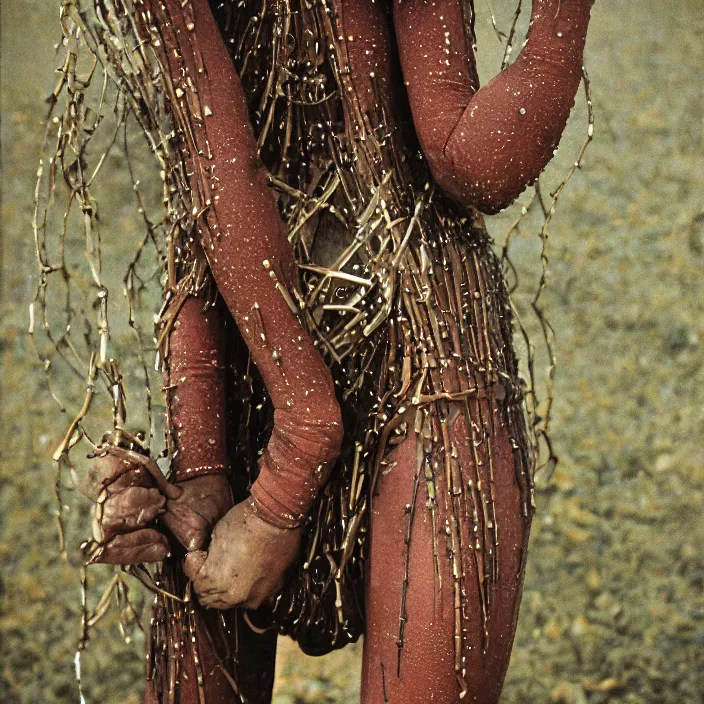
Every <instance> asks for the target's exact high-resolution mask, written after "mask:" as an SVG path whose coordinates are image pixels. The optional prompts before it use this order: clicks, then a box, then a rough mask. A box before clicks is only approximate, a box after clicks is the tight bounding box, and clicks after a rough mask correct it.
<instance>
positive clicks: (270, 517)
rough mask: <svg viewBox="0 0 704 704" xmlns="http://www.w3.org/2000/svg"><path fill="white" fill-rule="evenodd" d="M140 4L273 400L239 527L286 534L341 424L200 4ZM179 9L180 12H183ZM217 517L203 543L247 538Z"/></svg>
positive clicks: (241, 322) (247, 132)
mask: <svg viewBox="0 0 704 704" xmlns="http://www.w3.org/2000/svg"><path fill="white" fill-rule="evenodd" d="M151 5H152V7H153V8H154V12H155V14H156V15H157V18H158V20H159V25H160V27H161V28H162V31H163V32H164V33H165V35H166V36H165V41H164V46H165V47H166V55H167V57H168V60H169V61H170V62H171V63H170V67H169V68H170V74H171V77H172V80H176V81H180V78H181V77H182V78H184V80H183V81H182V82H179V83H178V87H179V91H180V92H181V93H182V96H181V98H178V97H177V96H178V93H177V94H176V96H172V101H173V100H174V98H175V99H176V101H177V103H178V101H179V100H180V101H181V102H180V103H178V104H174V103H173V102H172V104H171V111H172V114H174V115H175V116H178V114H179V113H184V112H187V111H188V110H189V109H190V105H191V104H192V103H191V104H189V103H188V101H189V100H192V99H193V95H190V94H189V93H188V91H191V90H193V92H194V93H197V98H198V100H199V102H200V109H201V114H203V115H204V116H205V119H204V129H203V130H202V131H196V133H195V140H196V144H195V145H194V150H193V151H194V153H195V155H194V163H193V169H192V174H191V189H192V191H194V192H196V191H197V190H198V189H200V188H201V187H202V183H203V180H205V181H206V182H207V192H208V193H209V194H212V203H211V207H210V208H209V209H208V211H207V213H206V214H205V215H204V216H203V218H202V219H200V220H199V223H198V224H199V234H200V236H201V238H202V241H203V245H204V251H205V253H206V256H207V258H208V263H209V265H210V268H211V271H212V273H213V276H214V278H215V281H216V283H217V286H218V289H219V292H220V295H221V296H222V298H223V300H224V302H225V303H226V304H227V307H228V308H229V310H230V312H231V313H232V315H233V318H234V319H235V322H236V323H237V325H238V328H239V330H240V332H241V334H242V337H243V339H244V342H245V343H246V345H247V347H248V349H249V351H250V353H251V356H252V360H253V361H254V363H255V364H256V366H257V369H258V371H259V373H260V374H261V376H262V379H263V381H264V384H265V386H266V389H267V392H268V394H269V397H270V399H271V402H272V405H273V407H274V427H273V430H272V434H271V438H270V440H269V444H268V446H267V448H266V449H265V451H264V453H263V455H262V457H261V460H260V462H259V477H258V479H257V481H256V482H255V483H254V485H253V486H252V493H251V498H250V500H249V501H248V504H247V511H248V515H250V516H251V517H252V518H251V523H250V525H255V526H256V525H260V524H261V523H264V524H266V526H268V527H270V528H275V529H277V530H278V531H280V536H281V540H289V541H291V542H295V541H296V540H297V539H298V538H297V536H298V534H299V533H300V531H299V526H300V525H301V523H302V522H303V521H304V520H305V517H306V515H307V512H308V509H309V507H310V505H311V502H312V500H313V498H314V497H315V494H316V493H317V491H318V489H319V488H320V486H321V485H322V483H323V482H324V481H325V479H326V477H327V474H328V472H329V469H330V467H331V466H332V463H333V462H334V460H335V459H336V457H337V454H338V452H339V446H340V442H341V436H342V426H341V420H340V410H339V407H338V405H337V401H336V399H335V393H334V387H333V383H332V379H331V376H330V372H329V370H328V369H327V367H326V365H325V363H324V362H323V360H322V358H321V357H320V355H319V353H318V351H317V350H316V349H315V347H314V346H313V343H312V341H311V339H310V337H309V336H308V334H307V333H306V332H305V331H304V330H303V328H302V327H301V325H300V323H299V321H298V319H297V317H296V315H295V313H294V310H293V309H292V308H294V307H295V306H292V305H291V304H290V302H289V300H290V298H291V294H290V293H289V292H290V291H292V290H293V288H294V287H295V285H296V268H295V261H294V259H293V252H292V248H291V245H290V244H289V243H288V240H287V237H286V232H285V228H284V225H283V223H282V222H281V219H280V217H279V213H278V208H277V204H276V200H275V197H274V194H273V193H272V192H271V190H270V189H269V188H268V187H267V173H266V171H265V169H264V167H263V166H262V164H261V162H260V160H259V157H258V155H257V148H256V140H255V138H254V134H253V130H252V127H251V125H250V123H249V116H248V113H247V105H246V100H245V97H244V93H243V90H242V86H241V84H240V82H239V78H238V76H237V74H236V72H235V70H234V67H233V65H232V61H231V59H230V57H229V55H228V53H227V50H226V48H225V46H224V44H223V41H222V39H221V37H220V34H219V31H218V29H217V26H216V24H215V21H214V18H213V16H212V13H211V11H210V9H209V7H208V3H207V2H206V1H205V0H194V1H193V2H191V3H186V7H185V9H184V8H182V6H181V3H180V2H178V1H177V0H168V1H167V2H165V3H164V6H163V8H165V9H163V8H161V6H159V7H157V4H156V3H151ZM187 10H188V11H190V10H192V11H193V16H192V17H187V16H186V15H185V14H184V13H185V12H186V11H187ZM164 13H166V15H165V14H164ZM189 26H190V27H191V28H189ZM176 54H178V56H179V60H180V59H181V58H182V59H183V61H182V62H181V63H179V62H178V61H175V59H174V58H173V57H174V56H175V55H176ZM199 66H202V69H203V70H202V71H200V70H199V69H198V67H199ZM191 86H192V87H193V88H191ZM205 107H207V110H206V109H205ZM206 154H207V155H208V158H207V159H206V158H204V156H202V155H206ZM294 430H295V431H296V432H294ZM298 431H302V432H298ZM236 510H237V511H238V513H237V514H233V515H235V516H239V514H240V513H241V512H242V511H243V510H244V509H242V508H240V509H236ZM227 525H228V526H229V527H230V528H229V529H228V530H227V531H225V530H224V529H222V530H221V529H218V531H216V533H215V536H214V539H213V543H212V545H211V553H213V552H217V547H218V545H220V544H221V543H222V544H225V543H226V544H228V546H229V548H228V549H231V550H234V548H233V546H234V544H235V542H236V541H240V540H245V541H247V540H250V541H251V542H254V541H255V540H256V536H255V535H254V534H253V533H252V532H251V531H242V530H238V529H237V527H236V525H235V522H234V521H233V520H229V521H228V522H227ZM237 525H241V521H240V523H238V524H237ZM261 527H262V530H265V528H264V527H263V526H261ZM249 536H251V537H249ZM293 554H294V555H295V552H293ZM291 559H293V557H291V558H290V559H289V562H290V560H291ZM222 567H223V565H222V563H221V562H220V563H219V562H217V561H216V560H215V559H212V560H210V559H206V560H205V561H204V564H203V566H202V569H201V570H200V571H199V574H198V575H194V576H195V577H196V579H195V588H196V591H200V585H201V581H200V580H205V579H206V577H208V579H210V581H211V582H212V580H213V579H217V582H218V584H220V585H221V586H222V587H223V589H225V588H226V587H227V586H228V585H229V584H230V583H231V581H232V579H233V578H234V575H233V574H232V573H231V572H227V573H226V572H225V571H224V570H223V569H222ZM287 567H288V564H282V563H281V560H280V559H279V558H278V556H276V555H270V558H269V563H268V564H267V565H266V567H262V569H266V570H268V571H269V572H272V571H274V570H278V571H280V572H281V574H283V571H285V569H286V568H287ZM252 579H255V580H256V576H254V577H252ZM229 605H230V606H232V605H234V604H229Z"/></svg>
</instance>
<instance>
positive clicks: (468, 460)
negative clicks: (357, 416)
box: [362, 404, 529, 704]
mask: <svg viewBox="0 0 704 704" xmlns="http://www.w3.org/2000/svg"><path fill="white" fill-rule="evenodd" d="M483 405H484V406H485V408H484V411H488V409H487V408H486V404H483ZM494 422H495V428H496V432H495V438H494V448H493V452H494V476H495V508H496V520H497V523H498V525H499V528H500V541H499V550H498V561H499V565H498V578H497V579H496V581H495V582H494V583H493V584H491V585H489V584H488V582H489V581H490V576H488V575H487V577H486V579H485V580H484V582H485V584H486V585H487V587H486V588H487V589H488V590H489V593H490V597H491V598H490V600H489V606H488V612H487V615H486V619H484V618H483V617H482V600H481V598H480V595H479V591H478V589H476V588H474V587H475V585H477V584H478V580H477V575H476V573H472V570H474V569H476V568H475V564H476V563H475V562H474V560H473V558H472V554H471V553H472V547H471V546H472V542H470V538H471V537H472V536H471V535H470V534H469V533H470V532H471V527H470V525H469V524H467V523H465V524H463V525H462V526H461V532H462V533H463V538H464V539H463V551H464V558H465V559H463V560H462V563H463V565H464V569H465V574H464V575H463V579H462V584H463V591H464V595H463V596H462V604H461V608H462V609H463V611H464V615H465V618H464V619H463V628H464V629H466V630H465V631H464V633H463V635H462V640H463V642H462V650H461V654H462V658H464V660H463V661H462V662H461V664H460V667H459V670H458V671H456V668H455V662H456V661H455V655H456V653H455V643H454V637H455V604H456V602H455V594H454V593H453V579H452V575H451V571H450V565H449V562H448V559H447V550H446V549H445V546H446V541H445V518H444V516H443V515H442V513H440V515H439V516H437V517H436V521H435V526H436V528H435V529H434V528H433V522H432V520H431V513H430V511H428V510H426V508H425V501H426V498H427V496H426V492H425V483H424V481H422V480H421V481H420V482H419V483H418V492H417V495H416V500H415V513H414V514H413V517H412V520H411V521H410V531H409V529H408V526H409V517H410V516H411V514H410V513H409V507H410V506H412V505H413V496H414V486H415V484H416V482H415V481H414V475H415V474H416V472H417V452H416V437H415V436H414V435H411V436H409V437H408V438H407V439H406V440H404V441H403V443H402V444H401V445H399V446H398V447H397V448H396V449H395V450H394V451H393V452H392V453H391V454H390V456H389V457H388V466H389V467H392V465H393V463H395V465H394V466H393V467H392V468H391V469H390V471H389V472H388V473H387V474H386V475H385V476H382V477H381V479H380V483H379V494H378V496H376V497H375V500H374V505H373V513H372V525H371V553H370V565H369V574H368V582H367V635H366V640H365V647H364V664H363V673H362V702H363V704H381V703H382V702H396V703H397V704H428V702H438V703H440V704H451V703H452V702H458V701H460V700H461V701H463V702H478V703H480V704H492V703H494V702H498V700H499V696H500V693H501V688H502V684H503V680H504V676H505V674H506V669H507V667H508V662H509V658H510V654H511V647H512V644H513V636H514V633H515V627H516V620H517V617H518V607H519V602H520V596H521V592H522V586H523V571H524V560H525V550H526V544H527V538H528V530H529V521H528V520H527V519H525V518H524V517H523V513H522V500H521V491H520V488H519V486H518V484H517V482H516V479H515V470H514V457H513V451H512V449H511V444H510V441H509V436H508V432H507V429H506V427H505V425H504V424H503V421H501V419H500V418H499V417H498V414H496V415H495V417H494ZM452 434H453V436H454V442H455V446H456V449H457V453H458V455H459V461H460V464H461V466H462V468H463V474H466V470H467V468H471V467H472V466H473V464H472V456H471V446H470V436H469V433H468V431H467V426H466V424H465V419H464V417H463V416H461V415H460V416H459V417H458V418H457V419H456V420H455V421H454V428H453V429H452ZM438 493H440V492H438ZM434 530H435V531H437V533H436V535H435V536H434V535H433V532H434ZM407 534H408V535H410V541H409V544H408V546H407V545H406V536H407ZM434 538H435V541H436V544H437V546H438V548H437V554H438V564H437V565H436V563H435V559H434V554H433V553H434V550H433V544H434V542H433V539H434ZM407 553H408V562H407V563H406V558H407ZM406 565H407V567H406ZM438 567H439V569H438ZM406 575H407V580H408V581H407V593H406V606H405V614H406V616H407V622H406V624H405V628H404V629H403V631H401V629H400V618H401V616H402V596H403V589H404V587H403V585H404V579H405V577H406ZM484 625H486V632H484ZM400 633H402V642H403V647H401V648H400V647H399V634H400ZM399 656H400V657H399ZM462 670H464V671H465V672H464V674H463V673H462ZM458 675H459V676H460V677H463V679H464V681H465V682H466V689H467V691H466V694H465V695H464V696H463V697H461V696H460V695H461V691H462V686H461V684H460V681H459V678H458Z"/></svg>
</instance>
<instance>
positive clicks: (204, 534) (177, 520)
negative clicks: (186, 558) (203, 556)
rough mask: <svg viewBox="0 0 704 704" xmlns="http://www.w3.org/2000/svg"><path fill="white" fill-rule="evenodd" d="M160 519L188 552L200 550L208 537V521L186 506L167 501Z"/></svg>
mask: <svg viewBox="0 0 704 704" xmlns="http://www.w3.org/2000/svg"><path fill="white" fill-rule="evenodd" d="M162 521H163V522H164V525H165V526H166V527H167V528H168V529H169V530H170V531H171V532H172V533H173V534H174V537H175V538H176V540H178V542H179V543H181V545H183V547H184V548H186V550H187V551H188V552H192V551H194V550H202V549H203V548H204V547H205V545H206V543H207V541H208V538H209V537H210V524H209V523H208V521H206V520H205V518H203V517H202V516H201V515H200V514H198V513H196V512H195V511H194V510H193V509H191V508H189V507H188V506H184V505H182V504H179V503H176V502H169V503H168V504H167V511H166V513H165V514H164V515H163V516H162Z"/></svg>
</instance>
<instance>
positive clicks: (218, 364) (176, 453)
mask: <svg viewBox="0 0 704 704" xmlns="http://www.w3.org/2000/svg"><path fill="white" fill-rule="evenodd" d="M224 343H225V340H224V331H223V328H222V320H221V317H220V312H219V310H218V309H217V308H216V307H212V306H210V307H206V306H205V302H204V301H203V300H202V299H198V298H193V297H189V298H187V299H186V301H185V302H184V304H183V306H182V307H181V309H180V310H179V312H178V315H177V317H176V320H175V321H174V327H173V330H172V332H171V335H170V337H169V346H168V355H167V358H166V360H165V362H166V364H165V366H166V369H165V374H164V378H165V383H166V400H167V410H168V415H169V427H170V430H171V438H172V447H171V461H172V462H171V466H172V470H173V477H174V479H175V481H184V480H187V479H192V478H193V477H197V476H203V475H208V474H224V473H225V472H227V469H228V466H229V462H228V457H227V398H226V393H225V353H224Z"/></svg>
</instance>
